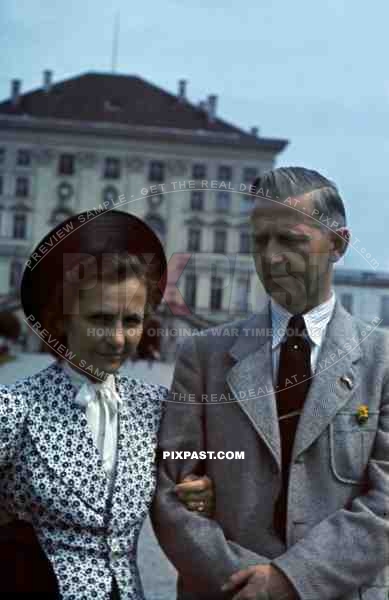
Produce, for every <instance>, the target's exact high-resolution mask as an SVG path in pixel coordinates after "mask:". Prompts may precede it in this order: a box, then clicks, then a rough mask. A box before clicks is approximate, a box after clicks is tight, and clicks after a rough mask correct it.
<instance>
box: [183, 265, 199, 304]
mask: <svg viewBox="0 0 389 600" xmlns="http://www.w3.org/2000/svg"><path fill="white" fill-rule="evenodd" d="M196 290H197V277H196V275H194V274H193V273H189V274H188V275H187V276H186V277H185V292H184V297H185V302H186V303H187V305H188V306H190V307H195V306H196Z"/></svg>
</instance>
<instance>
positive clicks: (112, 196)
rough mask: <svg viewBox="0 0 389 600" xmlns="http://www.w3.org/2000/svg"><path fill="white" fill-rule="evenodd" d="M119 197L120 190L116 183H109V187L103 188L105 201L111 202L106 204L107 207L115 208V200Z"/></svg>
mask: <svg viewBox="0 0 389 600" xmlns="http://www.w3.org/2000/svg"><path fill="white" fill-rule="evenodd" d="M118 197H119V192H118V190H117V189H116V188H115V186H114V185H107V187H105V188H104V190H103V202H106V203H109V204H108V205H107V204H104V206H105V207H107V208H108V209H109V208H114V207H115V204H114V202H115V200H117V198H118Z"/></svg>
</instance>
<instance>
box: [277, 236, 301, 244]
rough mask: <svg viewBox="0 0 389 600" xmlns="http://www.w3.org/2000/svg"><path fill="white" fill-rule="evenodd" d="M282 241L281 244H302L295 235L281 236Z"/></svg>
mask: <svg viewBox="0 0 389 600" xmlns="http://www.w3.org/2000/svg"><path fill="white" fill-rule="evenodd" d="M280 240H281V242H284V243H286V244H298V243H299V242H301V239H300V238H298V237H295V236H293V235H287V234H286V235H281V236H280Z"/></svg>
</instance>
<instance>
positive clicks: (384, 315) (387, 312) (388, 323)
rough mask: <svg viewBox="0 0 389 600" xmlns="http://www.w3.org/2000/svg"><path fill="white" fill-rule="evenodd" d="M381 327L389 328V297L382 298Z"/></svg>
mask: <svg viewBox="0 0 389 600" xmlns="http://www.w3.org/2000/svg"><path fill="white" fill-rule="evenodd" d="M381 319H382V323H381V325H382V326H384V327H389V296H382V297H381Z"/></svg>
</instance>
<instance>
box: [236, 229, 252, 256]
mask: <svg viewBox="0 0 389 600" xmlns="http://www.w3.org/2000/svg"><path fill="white" fill-rule="evenodd" d="M239 252H240V253H241V254H250V252H251V248H250V234H249V233H248V231H241V232H240V237H239Z"/></svg>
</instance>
